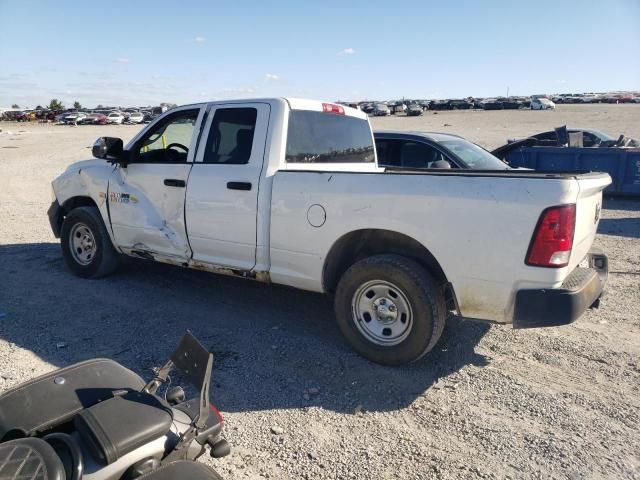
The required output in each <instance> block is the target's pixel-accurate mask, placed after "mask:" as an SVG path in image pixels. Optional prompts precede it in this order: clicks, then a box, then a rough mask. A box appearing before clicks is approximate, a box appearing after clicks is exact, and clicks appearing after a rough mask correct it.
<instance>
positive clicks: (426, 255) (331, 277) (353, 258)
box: [322, 229, 457, 309]
mask: <svg viewBox="0 0 640 480" xmlns="http://www.w3.org/2000/svg"><path fill="white" fill-rule="evenodd" d="M381 254H397V255H402V256H404V257H407V258H411V259H412V260H414V261H416V262H417V263H418V264H420V265H421V266H423V267H424V268H425V269H427V270H428V271H429V272H430V273H431V274H432V275H433V276H434V277H435V278H436V280H438V281H439V282H441V283H442V284H445V285H447V286H448V288H447V290H449V291H450V293H451V295H450V296H451V298H450V300H451V301H452V302H453V303H452V305H453V306H454V307H457V305H456V303H457V302H456V300H455V293H454V292H453V287H452V286H451V284H450V283H449V280H448V279H447V276H446V274H445V272H444V270H443V268H442V266H441V265H440V263H439V262H438V260H437V259H436V257H435V256H434V255H433V254H432V253H431V252H430V251H429V249H428V248H427V247H425V246H424V245H423V244H421V243H420V242H418V241H417V240H416V239H414V238H412V237H410V236H408V235H405V234H402V233H399V232H396V231H393V230H383V229H360V230H354V231H352V232H349V233H347V234H345V235H343V236H342V237H340V238H339V239H338V240H336V242H335V243H334V244H333V245H332V247H331V249H330V250H329V253H328V254H327V256H326V258H325V262H324V267H323V272H322V286H323V289H324V290H325V291H326V292H330V293H333V292H334V291H335V288H336V286H337V285H338V282H339V280H340V277H341V276H342V275H343V274H344V272H346V271H347V270H348V269H349V267H350V266H351V265H353V264H354V263H356V262H357V261H359V260H362V259H363V258H366V257H370V256H373V255H381ZM447 297H449V295H447ZM447 300H448V301H449V298H447ZM455 309H457V308H455Z"/></svg>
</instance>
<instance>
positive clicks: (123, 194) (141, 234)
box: [108, 164, 191, 260]
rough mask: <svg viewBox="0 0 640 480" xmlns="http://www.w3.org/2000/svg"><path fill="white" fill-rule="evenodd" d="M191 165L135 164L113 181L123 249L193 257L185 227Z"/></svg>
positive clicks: (113, 212) (112, 203)
mask: <svg viewBox="0 0 640 480" xmlns="http://www.w3.org/2000/svg"><path fill="white" fill-rule="evenodd" d="M190 169H191V165H190V164H188V165H154V164H131V165H129V166H127V167H126V168H117V169H116V170H115V171H114V173H113V175H112V177H111V180H110V182H109V193H108V195H109V211H110V216H111V224H112V226H113V234H114V237H115V239H116V243H117V244H118V245H119V246H120V247H123V248H126V249H132V250H140V251H145V252H148V253H151V254H154V253H158V254H161V255H165V256H170V257H178V258H179V259H185V260H186V259H188V258H189V257H190V256H191V251H190V249H189V244H188V242H187V236H186V231H185V227H184V193H185V188H184V187H182V188H180V187H172V186H167V185H165V184H164V180H165V179H172V180H178V181H183V182H185V184H186V181H187V178H188V177H189V170H190Z"/></svg>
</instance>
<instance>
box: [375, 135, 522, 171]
mask: <svg viewBox="0 0 640 480" xmlns="http://www.w3.org/2000/svg"><path fill="white" fill-rule="evenodd" d="M373 137H374V139H375V143H376V152H377V154H378V165H380V166H381V167H401V168H419V169H424V168H462V169H472V170H509V169H510V168H511V167H510V166H509V165H508V164H506V163H505V162H503V161H502V160H500V159H498V158H496V157H494V156H493V155H492V154H491V153H489V152H488V151H487V150H485V149H484V148H482V147H480V146H478V145H476V144H474V143H471V142H469V141H468V140H465V139H464V138H462V137H460V136H458V135H452V134H449V133H435V132H396V131H374V132H373Z"/></svg>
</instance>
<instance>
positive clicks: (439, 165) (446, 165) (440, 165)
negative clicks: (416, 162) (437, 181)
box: [429, 160, 451, 168]
mask: <svg viewBox="0 0 640 480" xmlns="http://www.w3.org/2000/svg"><path fill="white" fill-rule="evenodd" d="M429 168H451V164H450V163H449V162H447V161H446V160H436V161H435V162H433V163H432V164H431V165H429Z"/></svg>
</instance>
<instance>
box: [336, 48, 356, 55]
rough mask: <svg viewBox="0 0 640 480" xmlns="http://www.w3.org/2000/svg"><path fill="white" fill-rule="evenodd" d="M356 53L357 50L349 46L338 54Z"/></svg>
mask: <svg viewBox="0 0 640 480" xmlns="http://www.w3.org/2000/svg"><path fill="white" fill-rule="evenodd" d="M354 53H356V51H355V50H354V49H353V48H351V47H349V48H345V49H344V50H341V51H339V52H338V55H353V54H354Z"/></svg>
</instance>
